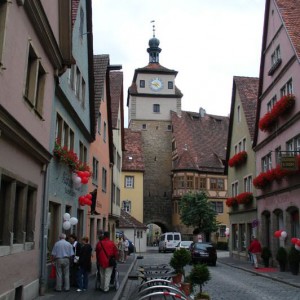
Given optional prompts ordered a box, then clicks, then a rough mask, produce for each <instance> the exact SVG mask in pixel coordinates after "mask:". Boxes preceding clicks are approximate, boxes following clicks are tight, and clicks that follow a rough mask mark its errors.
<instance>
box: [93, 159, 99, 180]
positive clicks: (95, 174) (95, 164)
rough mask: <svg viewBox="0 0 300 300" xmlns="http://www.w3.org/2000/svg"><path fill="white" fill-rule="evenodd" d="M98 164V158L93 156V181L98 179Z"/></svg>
mask: <svg viewBox="0 0 300 300" xmlns="http://www.w3.org/2000/svg"><path fill="white" fill-rule="evenodd" d="M98 166H99V162H98V160H97V159H96V158H95V157H93V181H94V182H97V181H98Z"/></svg>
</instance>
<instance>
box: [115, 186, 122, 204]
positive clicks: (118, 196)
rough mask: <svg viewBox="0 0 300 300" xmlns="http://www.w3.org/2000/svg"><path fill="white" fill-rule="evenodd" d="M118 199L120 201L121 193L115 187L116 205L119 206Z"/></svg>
mask: <svg viewBox="0 0 300 300" xmlns="http://www.w3.org/2000/svg"><path fill="white" fill-rule="evenodd" d="M120 199H121V191H120V189H119V188H118V187H117V189H116V204H117V205H118V206H120Z"/></svg>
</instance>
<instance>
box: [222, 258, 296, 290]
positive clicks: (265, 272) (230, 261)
mask: <svg viewBox="0 0 300 300" xmlns="http://www.w3.org/2000/svg"><path fill="white" fill-rule="evenodd" d="M218 263H223V264H226V265H228V266H231V267H233V268H238V269H242V270H244V271H247V272H251V273H253V274H256V275H257V276H262V277H266V278H270V279H272V280H275V281H279V282H282V283H286V284H288V285H291V286H294V287H298V288H300V275H293V274H292V273H291V272H290V271H285V272H280V271H279V268H275V267H270V268H265V267H264V266H263V265H259V268H258V269H255V268H254V267H253V266H252V265H251V263H250V262H249V261H242V260H238V259H234V258H231V257H220V258H218Z"/></svg>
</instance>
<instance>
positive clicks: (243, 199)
mask: <svg viewBox="0 0 300 300" xmlns="http://www.w3.org/2000/svg"><path fill="white" fill-rule="evenodd" d="M236 199H237V202H238V204H248V203H250V202H252V201H253V194H252V193H249V192H244V193H241V194H239V195H237V196H236Z"/></svg>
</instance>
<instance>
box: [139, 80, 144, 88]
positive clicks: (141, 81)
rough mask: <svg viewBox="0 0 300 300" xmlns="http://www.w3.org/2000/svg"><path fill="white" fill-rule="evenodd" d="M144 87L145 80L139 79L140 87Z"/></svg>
mask: <svg viewBox="0 0 300 300" xmlns="http://www.w3.org/2000/svg"><path fill="white" fill-rule="evenodd" d="M144 87H145V80H140V88H144Z"/></svg>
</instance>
